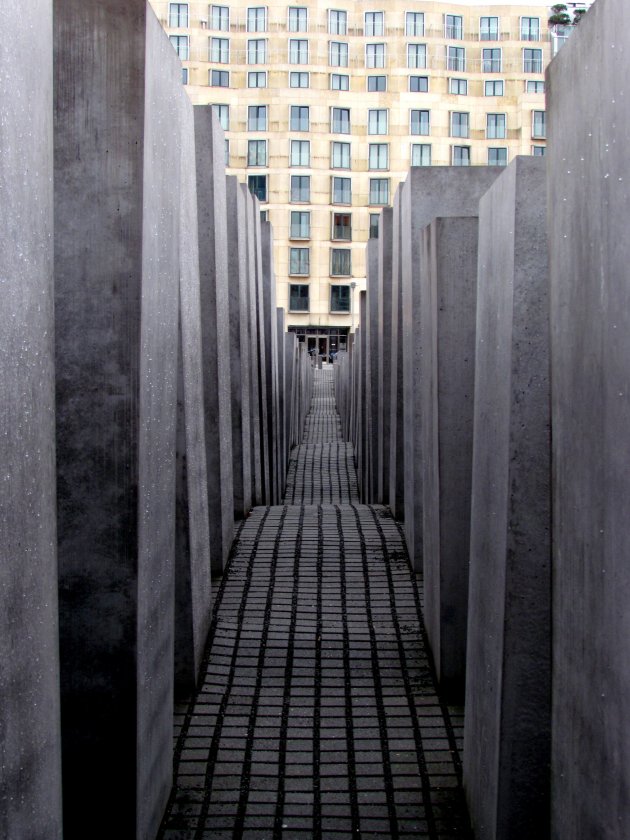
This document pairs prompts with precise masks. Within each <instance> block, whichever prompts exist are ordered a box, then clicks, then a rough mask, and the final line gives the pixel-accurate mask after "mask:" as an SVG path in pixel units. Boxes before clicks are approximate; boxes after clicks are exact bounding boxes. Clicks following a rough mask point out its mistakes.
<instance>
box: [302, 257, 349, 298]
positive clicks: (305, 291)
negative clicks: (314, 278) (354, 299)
mask: <svg viewBox="0 0 630 840" xmlns="http://www.w3.org/2000/svg"><path fill="white" fill-rule="evenodd" d="M348 253H350V252H348ZM299 273H300V272H296V274H299ZM309 310H310V300H309V287H308V285H307V284H305V283H299V284H298V283H290V284H289V312H308V311H309ZM330 311H331V312H338V313H347V312H350V286H342V285H334V286H333V285H331V287H330Z"/></svg>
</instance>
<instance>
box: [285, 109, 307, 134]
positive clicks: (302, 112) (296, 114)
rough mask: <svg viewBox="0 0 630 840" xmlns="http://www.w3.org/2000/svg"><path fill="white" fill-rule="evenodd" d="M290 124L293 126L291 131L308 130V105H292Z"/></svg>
mask: <svg viewBox="0 0 630 840" xmlns="http://www.w3.org/2000/svg"><path fill="white" fill-rule="evenodd" d="M289 125H290V126H291V131H308V129H309V108H308V105H291V108H290V112H289Z"/></svg>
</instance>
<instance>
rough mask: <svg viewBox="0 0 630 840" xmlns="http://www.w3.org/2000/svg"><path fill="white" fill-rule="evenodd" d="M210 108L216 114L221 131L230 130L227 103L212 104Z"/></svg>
mask: <svg viewBox="0 0 630 840" xmlns="http://www.w3.org/2000/svg"><path fill="white" fill-rule="evenodd" d="M212 110H213V111H214V113H215V114H216V115H217V119H218V120H219V125H220V126H221V128H222V129H223V131H229V130H230V106H229V105H213V106H212Z"/></svg>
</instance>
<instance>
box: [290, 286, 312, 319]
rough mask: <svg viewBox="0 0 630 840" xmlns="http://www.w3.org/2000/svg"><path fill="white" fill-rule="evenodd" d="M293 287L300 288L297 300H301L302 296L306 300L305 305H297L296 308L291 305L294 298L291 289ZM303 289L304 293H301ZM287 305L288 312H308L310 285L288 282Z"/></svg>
mask: <svg viewBox="0 0 630 840" xmlns="http://www.w3.org/2000/svg"><path fill="white" fill-rule="evenodd" d="M294 289H299V290H300V292H299V295H298V300H302V299H303V298H304V299H305V300H306V306H298V307H297V308H295V307H294V306H292V305H291V304H292V302H293V301H294V300H295V298H294V295H293V290H294ZM304 290H306V294H305V295H304V294H302V292H303V291H304ZM287 306H288V309H289V312H297V313H299V312H302V313H305V312H306V313H308V312H310V311H311V309H310V287H309V284H308V283H289V299H288V301H287Z"/></svg>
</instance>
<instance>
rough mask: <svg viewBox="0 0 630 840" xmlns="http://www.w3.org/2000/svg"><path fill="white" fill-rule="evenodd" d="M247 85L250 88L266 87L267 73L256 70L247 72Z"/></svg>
mask: <svg viewBox="0 0 630 840" xmlns="http://www.w3.org/2000/svg"><path fill="white" fill-rule="evenodd" d="M247 87H250V88H264V87H267V74H266V73H265V72H264V71H263V72H261V71H258V70H254V71H251V72H249V73H248V74H247Z"/></svg>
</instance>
